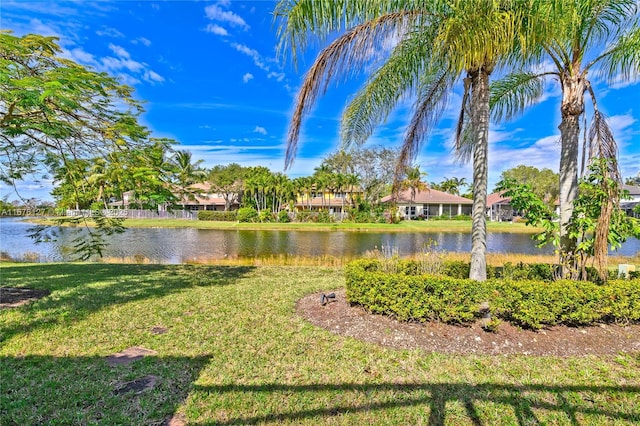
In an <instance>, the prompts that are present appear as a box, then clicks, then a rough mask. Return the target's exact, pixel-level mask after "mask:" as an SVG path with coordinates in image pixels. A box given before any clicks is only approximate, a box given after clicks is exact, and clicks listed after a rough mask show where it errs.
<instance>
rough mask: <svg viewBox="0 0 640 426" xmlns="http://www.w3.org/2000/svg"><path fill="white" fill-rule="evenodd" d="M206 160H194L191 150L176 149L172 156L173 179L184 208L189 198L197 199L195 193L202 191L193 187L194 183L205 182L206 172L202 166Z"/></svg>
mask: <svg viewBox="0 0 640 426" xmlns="http://www.w3.org/2000/svg"><path fill="white" fill-rule="evenodd" d="M203 161H204V160H198V161H196V162H193V161H192V155H191V152H190V151H187V150H182V151H176V152H174V153H173V155H172V156H171V161H170V163H171V166H172V168H173V181H174V184H175V185H176V188H177V192H178V199H179V200H180V204H181V205H182V207H183V208H184V206H185V203H186V201H187V199H188V200H195V195H196V194H197V193H199V192H200V191H198V190H196V189H194V188H193V187H192V185H193V184H195V183H199V182H203V181H204V179H205V178H206V172H205V171H204V170H203V169H201V168H200V164H202V162H203Z"/></svg>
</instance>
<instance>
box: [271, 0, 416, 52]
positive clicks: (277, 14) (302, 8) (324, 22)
mask: <svg viewBox="0 0 640 426" xmlns="http://www.w3.org/2000/svg"><path fill="white" fill-rule="evenodd" d="M424 7H425V6H424V4H422V2H420V1H417V0H332V1H317V0H281V1H280V2H279V3H278V4H277V5H276V7H275V9H274V21H280V23H279V25H278V29H277V36H278V40H279V42H278V47H277V52H278V57H282V58H283V59H286V58H285V57H286V55H287V54H291V56H292V59H293V62H294V63H296V60H297V54H298V52H299V51H304V50H305V49H306V48H307V47H308V46H309V44H310V42H311V41H312V40H313V41H318V42H321V43H322V42H324V41H325V39H326V38H327V37H329V36H331V35H333V34H335V33H336V32H339V31H344V30H345V29H347V28H353V27H356V26H358V25H361V24H363V23H365V22H368V21H374V20H376V19H377V18H379V17H380V16H383V15H386V14H390V13H394V12H397V11H400V10H414V11H415V10H418V9H424Z"/></svg>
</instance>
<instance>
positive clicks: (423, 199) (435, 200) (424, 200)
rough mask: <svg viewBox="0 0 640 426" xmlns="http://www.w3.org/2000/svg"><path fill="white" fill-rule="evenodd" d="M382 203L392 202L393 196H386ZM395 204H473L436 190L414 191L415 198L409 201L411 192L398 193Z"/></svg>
mask: <svg viewBox="0 0 640 426" xmlns="http://www.w3.org/2000/svg"><path fill="white" fill-rule="evenodd" d="M381 201H382V202H383V203H390V202H392V201H393V195H387V196H386V197H383V198H382V200H381ZM395 201H396V203H400V204H405V203H411V202H413V203H414V204H473V200H470V199H468V198H464V197H460V196H458V195H453V194H448V193H446V192H442V191H438V190H436V189H427V190H424V191H419V192H418V191H416V196H415V198H414V199H413V201H411V190H410V189H407V190H405V191H401V192H399V193H398V197H397V198H396V199H395Z"/></svg>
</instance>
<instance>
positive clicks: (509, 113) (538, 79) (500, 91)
mask: <svg viewBox="0 0 640 426" xmlns="http://www.w3.org/2000/svg"><path fill="white" fill-rule="evenodd" d="M545 75H548V73H544V74H535V73H528V72H514V73H511V74H509V75H507V76H505V77H504V78H502V79H500V80H497V81H494V82H493V83H492V84H491V95H490V99H489V108H491V116H492V118H493V120H494V121H496V122H499V121H502V120H505V119H506V120H510V119H512V118H514V117H516V116H518V115H519V114H522V112H523V111H524V110H525V109H527V107H529V106H531V105H533V104H534V103H535V102H536V101H537V100H538V99H540V98H541V97H542V95H543V94H544V79H543V78H544V76H545Z"/></svg>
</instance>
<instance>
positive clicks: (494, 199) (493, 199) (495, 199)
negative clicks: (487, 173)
mask: <svg viewBox="0 0 640 426" xmlns="http://www.w3.org/2000/svg"><path fill="white" fill-rule="evenodd" d="M502 194H503V192H494V193H492V194H489V195H487V207H491V206H493V205H494V204H509V202H510V201H511V198H510V197H503V196H502Z"/></svg>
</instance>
